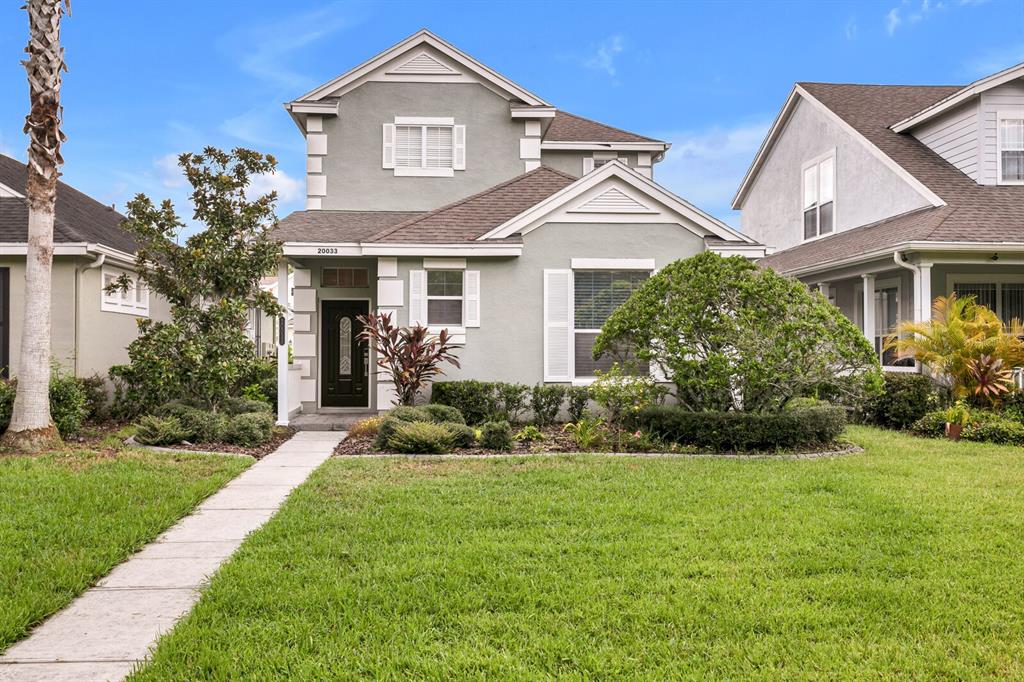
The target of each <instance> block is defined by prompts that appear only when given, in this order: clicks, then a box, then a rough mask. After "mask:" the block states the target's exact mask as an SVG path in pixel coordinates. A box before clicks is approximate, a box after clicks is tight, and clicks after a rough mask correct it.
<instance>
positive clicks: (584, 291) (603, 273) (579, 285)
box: [573, 270, 649, 329]
mask: <svg viewBox="0 0 1024 682" xmlns="http://www.w3.org/2000/svg"><path fill="white" fill-rule="evenodd" d="M648 277H649V273H647V272H645V271H641V270H575V271H574V272H573V281H574V287H575V323H576V329H600V328H601V327H602V326H603V325H604V323H605V320H607V319H608V316H609V315H611V314H612V311H613V310H615V309H616V308H618V307H619V306H620V305H622V304H623V303H625V302H626V299H627V298H629V296H630V295H631V294H632V293H633V292H634V291H636V290H637V289H639V288H640V286H641V285H643V283H644V281H646V280H647V278H648Z"/></svg>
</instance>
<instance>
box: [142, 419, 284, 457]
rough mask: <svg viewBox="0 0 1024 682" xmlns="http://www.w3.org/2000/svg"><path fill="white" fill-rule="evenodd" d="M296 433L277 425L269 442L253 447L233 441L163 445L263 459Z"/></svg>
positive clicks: (177, 448)
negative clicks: (233, 443) (234, 443)
mask: <svg viewBox="0 0 1024 682" xmlns="http://www.w3.org/2000/svg"><path fill="white" fill-rule="evenodd" d="M294 435H295V429H293V428H291V427H290V426H275V427H274V435H273V436H272V437H271V439H270V441H269V442H267V443H264V444H263V445H256V446H253V447H245V446H243V445H232V444H231V443H201V444H196V443H178V444H177V445H165V446H162V447H164V448H166V449H169V450H182V451H184V452H228V453H231V454H234V455H249V456H250V457H253V458H255V459H263V458H264V457H266V456H267V455H269V454H270V453H272V452H273V451H274V450H277V448H279V447H280V446H281V444H282V443H284V442H285V441H286V440H288V439H289V438H291V437H292V436H294Z"/></svg>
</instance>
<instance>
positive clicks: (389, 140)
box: [381, 123, 395, 168]
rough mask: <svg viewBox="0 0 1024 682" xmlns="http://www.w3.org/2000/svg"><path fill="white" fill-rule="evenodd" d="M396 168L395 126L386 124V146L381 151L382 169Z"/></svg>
mask: <svg viewBox="0 0 1024 682" xmlns="http://www.w3.org/2000/svg"><path fill="white" fill-rule="evenodd" d="M394 167H395V124H394V123H385V124H384V146H383V148H382V150H381V168H394Z"/></svg>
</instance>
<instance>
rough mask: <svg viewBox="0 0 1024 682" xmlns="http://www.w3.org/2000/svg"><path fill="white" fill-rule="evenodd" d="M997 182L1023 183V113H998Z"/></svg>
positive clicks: (1006, 183)
mask: <svg viewBox="0 0 1024 682" xmlns="http://www.w3.org/2000/svg"><path fill="white" fill-rule="evenodd" d="M997 118H998V121H999V182H1000V183H1001V184H1004V185H1024V115H1019V114H1018V115H1004V114H1002V113H1000V114H999V115H998V117H997Z"/></svg>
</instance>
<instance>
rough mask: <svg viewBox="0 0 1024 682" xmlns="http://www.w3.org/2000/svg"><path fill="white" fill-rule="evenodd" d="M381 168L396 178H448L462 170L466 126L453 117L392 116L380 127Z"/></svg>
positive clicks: (464, 155) (464, 158)
mask: <svg viewBox="0 0 1024 682" xmlns="http://www.w3.org/2000/svg"><path fill="white" fill-rule="evenodd" d="M382 166H383V167H384V168H391V169H394V171H395V175H399V176H401V175H407V176H408V175H411V176H427V177H451V176H453V175H454V171H457V170H465V169H466V126H461V125H455V119H453V118H445V117H420V118H416V117H409V116H396V117H395V122H394V123H385V124H384V132H383V150H382Z"/></svg>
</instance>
